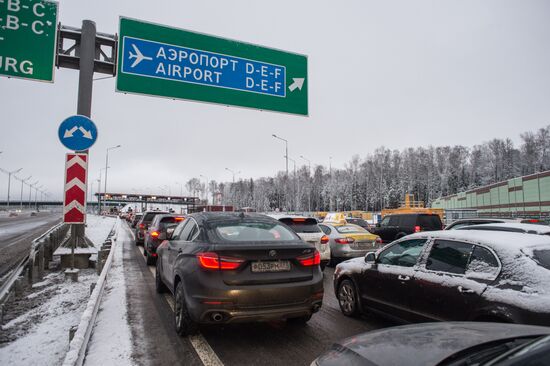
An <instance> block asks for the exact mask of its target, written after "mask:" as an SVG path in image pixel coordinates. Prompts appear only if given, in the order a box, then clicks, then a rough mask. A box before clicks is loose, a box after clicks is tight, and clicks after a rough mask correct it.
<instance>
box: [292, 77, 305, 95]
mask: <svg viewBox="0 0 550 366" xmlns="http://www.w3.org/2000/svg"><path fill="white" fill-rule="evenodd" d="M292 80H293V81H294V82H293V83H292V84H291V85H290V86H289V87H288V89H289V90H290V91H291V92H293V91H294V90H296V88H298V89H300V90H302V86H304V81H305V80H306V79H305V78H292Z"/></svg>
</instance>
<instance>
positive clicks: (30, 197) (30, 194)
mask: <svg viewBox="0 0 550 366" xmlns="http://www.w3.org/2000/svg"><path fill="white" fill-rule="evenodd" d="M38 182H39V181H36V182H34V183H32V184H29V209H30V208H31V201H32V189H33V188H34V186H35V185H37V184H38Z"/></svg>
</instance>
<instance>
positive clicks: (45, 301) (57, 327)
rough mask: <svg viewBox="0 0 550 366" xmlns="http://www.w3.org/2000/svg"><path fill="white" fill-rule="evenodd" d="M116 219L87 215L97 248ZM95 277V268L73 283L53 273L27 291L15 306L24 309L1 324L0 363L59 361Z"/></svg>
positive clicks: (38, 363)
mask: <svg viewBox="0 0 550 366" xmlns="http://www.w3.org/2000/svg"><path fill="white" fill-rule="evenodd" d="M115 222H116V219H115V218H110V217H107V218H104V217H98V216H92V215H89V216H88V227H87V230H86V235H87V236H88V237H89V238H90V239H91V240H92V241H93V242H94V244H95V245H96V247H98V246H99V245H101V243H103V241H104V240H105V239H106V238H107V236H108V234H109V233H110V232H111V230H112V228H113V226H114V224H115ZM97 278H98V276H97V274H96V272H95V270H94V269H89V270H82V271H81V272H80V275H79V281H78V282H76V283H73V282H69V281H66V280H65V278H64V274H63V272H52V273H50V274H48V275H47V276H46V277H45V278H44V281H42V282H40V283H37V284H34V285H33V286H32V289H31V290H30V291H26V292H25V296H24V297H23V298H22V299H18V300H16V301H17V303H16V306H15V308H16V309H17V307H18V306H21V307H24V308H25V309H26V310H25V311H23V312H21V313H20V314H17V316H16V317H15V318H13V319H11V320H9V321H8V322H7V323H6V324H4V325H3V326H2V327H1V332H0V333H1V334H2V337H0V338H1V339H2V342H3V344H0V365H18V366H20V365H21V366H24V365H32V366H36V365H59V364H61V363H62V361H63V359H64V358H65V354H66V352H67V350H68V348H69V347H68V346H69V330H70V328H71V327H73V326H76V325H78V324H79V322H80V317H81V315H82V313H83V311H84V310H85V308H86V305H87V301H88V298H89V297H90V285H91V284H92V283H95V282H96V281H97ZM123 290H124V289H123ZM113 301H116V300H113ZM29 305H31V306H29ZM113 306H118V305H113ZM115 364H121V363H119V362H116V363H115Z"/></svg>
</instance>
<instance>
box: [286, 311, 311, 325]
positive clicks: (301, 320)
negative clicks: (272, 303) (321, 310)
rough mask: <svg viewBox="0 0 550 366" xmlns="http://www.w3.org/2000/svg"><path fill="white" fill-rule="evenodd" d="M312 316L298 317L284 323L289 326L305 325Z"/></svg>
mask: <svg viewBox="0 0 550 366" xmlns="http://www.w3.org/2000/svg"><path fill="white" fill-rule="evenodd" d="M311 316H312V314H308V315H304V316H299V317H297V318H288V319H287V320H286V321H287V322H288V323H290V324H297V325H305V324H307V322H308V321H310V320H311Z"/></svg>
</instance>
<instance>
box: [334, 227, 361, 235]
mask: <svg viewBox="0 0 550 366" xmlns="http://www.w3.org/2000/svg"><path fill="white" fill-rule="evenodd" d="M336 231H338V232H339V233H340V234H353V233H361V234H363V233H368V231H367V230H365V229H363V228H362V227H361V226H356V225H344V226H336Z"/></svg>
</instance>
